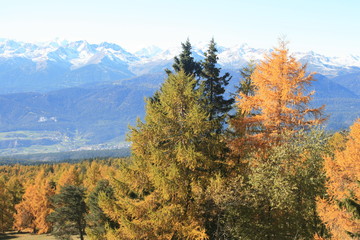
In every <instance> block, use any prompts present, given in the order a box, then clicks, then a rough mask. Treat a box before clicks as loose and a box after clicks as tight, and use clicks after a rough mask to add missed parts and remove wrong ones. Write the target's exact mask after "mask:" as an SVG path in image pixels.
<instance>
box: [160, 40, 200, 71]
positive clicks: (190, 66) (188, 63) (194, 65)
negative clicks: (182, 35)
mask: <svg viewBox="0 0 360 240" xmlns="http://www.w3.org/2000/svg"><path fill="white" fill-rule="evenodd" d="M181 47H182V52H181V53H180V55H179V56H175V57H174V64H173V65H172V67H173V69H174V71H175V73H177V72H180V71H183V72H184V73H185V74H187V75H192V74H193V75H194V76H196V77H200V76H201V64H200V63H199V62H196V61H195V59H194V57H193V56H192V52H191V50H192V46H191V43H190V41H189V39H187V40H186V42H185V43H181ZM165 72H166V73H167V74H168V75H169V74H171V73H173V72H172V71H171V70H169V69H165Z"/></svg>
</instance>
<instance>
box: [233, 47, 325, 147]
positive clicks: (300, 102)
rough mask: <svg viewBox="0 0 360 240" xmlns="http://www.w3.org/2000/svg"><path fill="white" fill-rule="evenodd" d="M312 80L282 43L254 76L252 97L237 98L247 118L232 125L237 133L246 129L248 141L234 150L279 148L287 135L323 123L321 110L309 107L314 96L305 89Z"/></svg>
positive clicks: (237, 141)
mask: <svg viewBox="0 0 360 240" xmlns="http://www.w3.org/2000/svg"><path fill="white" fill-rule="evenodd" d="M313 80H314V79H313V74H306V65H302V64H301V63H300V62H298V61H297V60H296V59H295V58H294V57H292V56H291V55H290V54H289V50H288V49H287V47H286V43H285V42H284V41H280V44H279V47H277V48H275V49H274V51H272V52H271V53H270V54H269V55H266V56H265V60H263V61H261V62H260V63H259V64H258V65H257V66H256V68H255V70H254V72H253V73H252V75H251V81H252V84H253V87H254V89H253V90H254V92H253V94H245V93H242V92H240V94H239V96H238V97H237V107H238V108H239V109H241V111H242V112H244V116H241V117H238V118H235V119H234V120H233V121H232V122H231V125H232V127H233V128H234V129H235V131H236V130H237V129H245V137H241V138H237V139H235V140H234V141H231V144H230V146H231V147H232V150H233V151H237V152H238V151H243V149H244V146H251V147H256V148H258V147H261V146H268V145H269V144H276V143H278V142H280V140H281V136H283V135H284V134H283V133H284V132H287V133H288V132H289V131H297V130H300V129H307V128H308V127H310V126H313V125H316V124H318V123H320V122H322V121H323V120H324V119H323V118H320V117H319V116H320V114H321V110H322V108H310V107H309V106H308V103H309V101H310V100H311V95H312V94H313V93H307V91H306V87H307V86H308V85H309V84H311V82H312V81H313ZM311 115H313V116H314V118H311Z"/></svg>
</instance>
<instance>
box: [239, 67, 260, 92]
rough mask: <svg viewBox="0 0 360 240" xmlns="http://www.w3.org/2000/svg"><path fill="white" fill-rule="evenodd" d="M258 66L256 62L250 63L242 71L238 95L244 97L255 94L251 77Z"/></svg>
mask: <svg viewBox="0 0 360 240" xmlns="http://www.w3.org/2000/svg"><path fill="white" fill-rule="evenodd" d="M255 68H256V64H255V62H254V61H250V62H249V63H248V64H247V65H246V66H244V67H243V68H242V69H240V75H241V80H240V84H239V86H238V87H237V91H236V93H237V94H238V95H240V94H242V95H244V96H252V95H254V92H255V86H254V84H253V82H252V80H251V75H252V74H253V73H254V71H255Z"/></svg>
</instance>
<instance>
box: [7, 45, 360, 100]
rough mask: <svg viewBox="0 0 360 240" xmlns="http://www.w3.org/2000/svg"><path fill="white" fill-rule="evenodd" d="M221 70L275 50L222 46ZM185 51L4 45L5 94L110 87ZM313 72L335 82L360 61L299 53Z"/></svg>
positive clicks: (201, 48) (199, 50) (196, 51)
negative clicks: (97, 84)
mask: <svg viewBox="0 0 360 240" xmlns="http://www.w3.org/2000/svg"><path fill="white" fill-rule="evenodd" d="M207 47H208V44H207V43H206V42H202V43H198V44H194V46H193V56H194V58H195V59H196V60H202V59H203V58H204V52H205V51H206V50H207ZM218 50H219V52H218V56H219V64H220V66H221V67H222V68H223V69H226V70H238V69H240V68H241V67H242V66H244V65H245V64H246V63H247V62H248V61H250V60H254V61H260V60H262V59H263V58H264V55H265V54H268V53H269V52H270V51H271V50H270V49H257V48H252V47H250V46H249V45H247V44H241V45H236V46H233V47H223V46H218ZM180 52H181V45H180V44H179V45H178V46H175V47H172V48H168V49H161V48H159V47H156V46H150V47H147V48H144V49H141V50H139V51H137V52H134V53H131V52H128V51H126V50H125V49H123V48H122V47H121V46H119V45H117V44H114V43H108V42H103V43H100V44H90V43H88V42H86V41H75V42H69V41H66V40H63V39H56V40H54V41H51V42H45V43H25V42H18V41H14V40H9V39H0V82H1V83H2V89H1V90H0V92H2V93H6V92H16V91H47V90H51V89H59V88H62V87H71V86H78V85H80V84H88V83H91V82H108V81H116V80H121V79H127V78H131V77H135V76H140V75H143V74H153V73H159V72H163V70H164V69H165V68H171V65H172V63H173V58H174V56H176V55H178V54H179V53H180ZM294 56H295V57H296V58H297V59H299V60H300V61H301V62H303V63H308V67H309V68H308V69H309V71H316V72H318V73H320V74H323V75H326V76H329V77H336V76H338V75H339V74H344V73H354V72H359V71H360V56H348V57H328V56H324V55H321V54H318V53H315V52H306V53H300V52H296V53H294Z"/></svg>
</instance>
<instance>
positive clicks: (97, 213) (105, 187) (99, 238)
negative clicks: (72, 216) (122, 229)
mask: <svg viewBox="0 0 360 240" xmlns="http://www.w3.org/2000/svg"><path fill="white" fill-rule="evenodd" d="M100 194H103V195H105V196H106V197H107V198H109V199H114V191H113V189H112V187H111V185H110V184H109V181H108V180H100V181H98V183H97V185H96V187H95V189H94V190H93V191H92V192H91V193H90V195H89V197H88V199H87V206H88V208H89V213H88V215H87V216H86V222H87V228H86V234H87V236H88V237H89V238H90V239H91V240H104V239H106V237H105V233H106V232H105V229H106V227H110V228H116V227H118V224H117V223H115V222H114V221H111V219H109V217H107V216H106V215H105V213H104V212H103V210H102V209H101V208H100V206H99V195H100Z"/></svg>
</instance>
